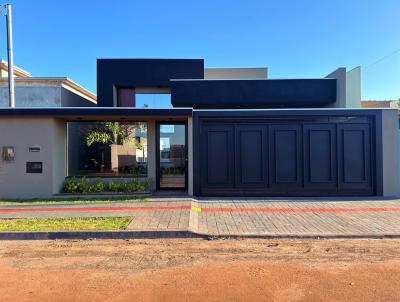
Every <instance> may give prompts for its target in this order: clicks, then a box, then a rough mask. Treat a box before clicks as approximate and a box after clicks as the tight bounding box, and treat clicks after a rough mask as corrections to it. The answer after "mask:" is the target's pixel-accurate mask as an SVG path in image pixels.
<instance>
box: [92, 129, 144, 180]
mask: <svg viewBox="0 0 400 302" xmlns="http://www.w3.org/2000/svg"><path fill="white" fill-rule="evenodd" d="M133 131H134V127H132V125H121V123H120V122H104V123H101V124H100V125H99V127H97V128H95V129H93V130H90V131H89V132H88V134H87V136H86V145H87V146H88V147H90V146H92V145H93V144H94V143H99V144H103V145H108V146H110V145H113V144H116V145H118V144H119V145H123V144H129V143H133V144H135V147H136V148H138V149H143V145H142V144H141V143H140V141H139V140H136V139H135V137H134V135H132V134H133ZM100 172H101V173H102V172H104V150H102V152H101V164H100Z"/></svg>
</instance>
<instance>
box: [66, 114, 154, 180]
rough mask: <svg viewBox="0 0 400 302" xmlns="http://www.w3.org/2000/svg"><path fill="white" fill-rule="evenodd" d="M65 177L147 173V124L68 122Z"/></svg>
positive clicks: (143, 174) (138, 174)
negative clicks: (66, 171)
mask: <svg viewBox="0 0 400 302" xmlns="http://www.w3.org/2000/svg"><path fill="white" fill-rule="evenodd" d="M67 148H68V175H69V176H84V175H85V176H135V177H146V176H147V123H144V122H124V123H122V122H69V123H68V144H67Z"/></svg>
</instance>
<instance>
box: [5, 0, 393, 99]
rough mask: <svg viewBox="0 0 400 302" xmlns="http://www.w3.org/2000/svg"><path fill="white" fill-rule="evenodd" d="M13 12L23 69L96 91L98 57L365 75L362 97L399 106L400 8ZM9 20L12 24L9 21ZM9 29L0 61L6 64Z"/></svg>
mask: <svg viewBox="0 0 400 302" xmlns="http://www.w3.org/2000/svg"><path fill="white" fill-rule="evenodd" d="M10 3H11V4H13V18H14V20H13V21H14V22H13V26H14V55H15V60H14V61H15V64H16V65H18V66H20V67H22V68H24V69H27V70H28V71H30V72H31V73H32V75H33V76H68V77H70V78H72V79H73V80H75V81H76V82H78V83H79V84H81V85H83V86H85V87H86V88H89V89H90V90H92V91H94V92H95V91H96V58H113V57H154V58H156V57H157V58H159V57H160V58H164V57H165V58H204V59H205V64H206V67H255V66H268V67H269V75H270V77H271V78H290V77H323V76H325V75H326V74H328V73H330V72H331V71H332V70H334V69H336V68H337V67H342V66H343V67H347V68H348V69H351V68H353V67H356V66H358V65H361V67H362V97H363V99H394V98H396V99H397V98H400V51H399V52H397V53H395V54H394V55H392V56H389V57H387V58H386V59H384V60H382V61H380V62H379V63H377V64H374V65H372V66H370V67H368V66H369V65H371V64H373V63H374V62H375V61H377V60H379V59H380V58H382V57H384V56H386V55H387V54H389V53H391V52H393V51H395V50H397V49H400V32H399V23H398V22H399V18H398V13H399V11H400V1H399V0H380V1H379V0H378V1H369V0H355V1H351V0H329V1H328V0H319V1H318V0H313V1H312V0H290V1H289V0H279V1H278V0H276V1H267V0H264V1H250V0H247V1H233V0H229V1H225V0H222V1H219V0H213V1H208V0H207V1H205V0H202V1H191V0H186V1H185V0H182V1H173V0H170V1H165V0H164V1H151V0H146V1H143V0H141V1H134V0H131V1H119V0H114V1H101V0H97V1H95V0H81V1H74V0H69V1H54V0H53V1H41V0H34V1H30V0H16V1H10ZM3 19H4V18H3ZM5 32H6V31H5V22H4V20H3V22H2V23H1V26H0V52H1V53H0V56H1V57H2V58H6V57H7V53H6V43H5V41H6V39H5Z"/></svg>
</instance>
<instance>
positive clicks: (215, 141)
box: [194, 110, 375, 196]
mask: <svg viewBox="0 0 400 302" xmlns="http://www.w3.org/2000/svg"><path fill="white" fill-rule="evenodd" d="M238 114H239V112H235V115H238ZM240 114H241V115H242V116H241V117H239V116H230V113H229V111H226V112H224V113H223V114H221V112H219V113H218V112H210V111H208V112H205V111H204V112H201V111H198V112H197V113H196V112H195V113H194V133H195V137H194V152H195V154H194V159H195V161H194V183H195V185H194V186H195V194H196V195H206V196H207V195H219V196H233V195H243V196H251V195H257V196H266V195H270V196H274V195H275V196H307V195H319V196H321V195H374V194H375V180H374V173H375V160H374V159H375V151H374V150H375V142H374V134H375V122H374V117H373V116H367V115H365V116H360V115H357V116H351V115H350V116H349V115H347V116H346V115H342V116H340V115H336V116H325V115H323V112H322V111H321V115H318V114H315V112H314V114H313V115H306V116H304V115H298V114H296V115H290V110H287V111H286V113H285V114H284V115H282V113H281V112H280V111H279V110H278V111H276V112H275V114H271V112H270V113H269V114H262V112H256V113H253V114H249V112H244V111H242V112H241V113H240ZM197 152H198V153H197Z"/></svg>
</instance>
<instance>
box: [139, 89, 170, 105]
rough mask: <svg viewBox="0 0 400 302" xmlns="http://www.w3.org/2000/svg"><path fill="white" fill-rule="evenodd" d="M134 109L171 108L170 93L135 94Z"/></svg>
mask: <svg viewBox="0 0 400 302" xmlns="http://www.w3.org/2000/svg"><path fill="white" fill-rule="evenodd" d="M136 108H172V104H171V94H170V93H136Z"/></svg>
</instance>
